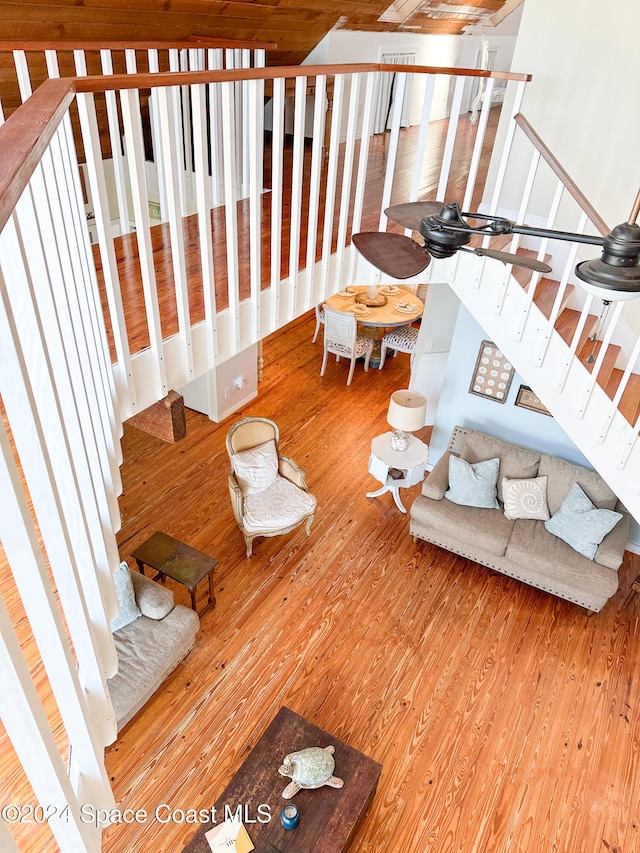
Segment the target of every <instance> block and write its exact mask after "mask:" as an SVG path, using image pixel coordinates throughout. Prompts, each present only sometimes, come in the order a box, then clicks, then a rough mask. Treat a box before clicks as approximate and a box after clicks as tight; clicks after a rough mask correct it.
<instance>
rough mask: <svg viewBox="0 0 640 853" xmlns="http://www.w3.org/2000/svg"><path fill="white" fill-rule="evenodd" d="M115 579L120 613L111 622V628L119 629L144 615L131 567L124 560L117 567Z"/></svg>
mask: <svg viewBox="0 0 640 853" xmlns="http://www.w3.org/2000/svg"><path fill="white" fill-rule="evenodd" d="M113 581H114V583H115V586H116V595H117V597H118V607H119V613H118V615H117V616H116V618H115V619H114V620H113V622H112V623H111V630H112V631H119V630H120V628H124V627H125V626H126V625H129V623H130V622H133V621H134V620H135V619H137V618H138V616H142V613H141V611H140V608H139V607H138V605H137V603H136V596H135V592H134V591H133V581H132V580H131V569H130V568H129V566H128V565H127V563H126V562H124V561H123V562H122V563H120V567H119V568H118V569H116V572H115V574H114V576H113Z"/></svg>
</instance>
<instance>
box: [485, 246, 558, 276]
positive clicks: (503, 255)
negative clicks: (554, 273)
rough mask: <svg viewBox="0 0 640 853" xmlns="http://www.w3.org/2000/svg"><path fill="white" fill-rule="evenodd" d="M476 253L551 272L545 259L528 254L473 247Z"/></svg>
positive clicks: (538, 270) (515, 264)
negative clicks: (530, 256) (529, 256)
mask: <svg viewBox="0 0 640 853" xmlns="http://www.w3.org/2000/svg"><path fill="white" fill-rule="evenodd" d="M472 251H473V252H474V253H475V254H476V255H480V257H483V256H484V257H487V258H495V260H496V261H502V263H503V264H513V266H514V267H524V268H525V269H528V270H534V271H535V272H544V273H548V272H551V267H550V266H549V264H545V263H544V261H539V260H537V258H528V257H527V256H526V255H512V254H511V253H510V252H500V251H498V250H497V249H483V248H481V247H480V248H478V249H472Z"/></svg>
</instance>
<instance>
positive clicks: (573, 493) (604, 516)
mask: <svg viewBox="0 0 640 853" xmlns="http://www.w3.org/2000/svg"><path fill="white" fill-rule="evenodd" d="M621 518H622V513H619V512H614V511H613V510H611V509H597V508H596V507H595V506H594V505H593V504H592V503H591V501H590V500H589V498H588V497H587V496H586V495H585V493H584V492H583V491H582V489H581V488H580V486H579V485H578V484H577V483H574V484H573V486H571V489H570V490H569V494H568V495H567V496H566V498H565V499H564V501H563V502H562V506H561V507H560V509H559V510H558V511H557V512H556V513H554V515H552V516H551V518H550V519H549V520H548V521H545V523H544V526H545V527H546V529H547V530H548V531H549V533H553V535H554V536H558V537H559V538H560V539H562V540H563V541H564V542H566V543H567V545H571V547H572V548H573V549H574V551H577V552H578V553H579V554H582V555H583V556H584V557H588V558H589V559H590V560H593V558H594V557H595V555H596V551H597V550H598V545H599V544H600V543H601V542H602V540H603V539H604V537H605V536H606V535H607V533H609V531H610V530H613V528H614V527H615V526H616V524H617V523H618V521H620V519H621Z"/></svg>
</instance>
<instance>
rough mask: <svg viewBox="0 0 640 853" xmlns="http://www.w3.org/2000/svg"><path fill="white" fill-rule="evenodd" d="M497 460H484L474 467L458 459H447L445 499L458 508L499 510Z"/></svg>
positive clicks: (453, 457) (498, 463)
mask: <svg viewBox="0 0 640 853" xmlns="http://www.w3.org/2000/svg"><path fill="white" fill-rule="evenodd" d="M499 465H500V460H499V459H486V460H485V461H484V462H476V463H475V464H474V465H472V464H470V463H469V462H465V461H464V459H459V458H458V457H457V456H451V457H450V458H449V488H448V489H447V491H446V492H445V495H444V496H445V498H447V500H450V501H452V503H454V504H460V506H477V507H484V508H487V509H488V508H491V509H499V504H498V501H497V498H496V483H497V481H498V467H499Z"/></svg>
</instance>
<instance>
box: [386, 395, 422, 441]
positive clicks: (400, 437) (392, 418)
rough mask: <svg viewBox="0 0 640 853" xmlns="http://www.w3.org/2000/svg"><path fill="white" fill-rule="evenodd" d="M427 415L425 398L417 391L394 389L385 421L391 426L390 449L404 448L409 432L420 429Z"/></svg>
mask: <svg viewBox="0 0 640 853" xmlns="http://www.w3.org/2000/svg"><path fill="white" fill-rule="evenodd" d="M426 415H427V398H426V397H425V396H424V394H420V393H419V392H418V391H409V390H403V391H394V392H393V394H392V395H391V400H389V411H388V413H387V423H389V424H390V425H391V426H392V427H393V435H392V436H391V449H392V450H406V449H407V447H408V446H409V435H408V433H410V432H415V430H417V429H422V427H423V426H424V422H425V418H426Z"/></svg>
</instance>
